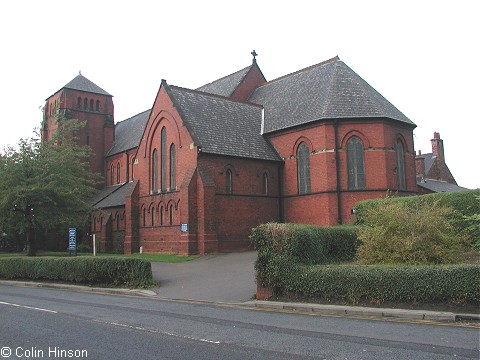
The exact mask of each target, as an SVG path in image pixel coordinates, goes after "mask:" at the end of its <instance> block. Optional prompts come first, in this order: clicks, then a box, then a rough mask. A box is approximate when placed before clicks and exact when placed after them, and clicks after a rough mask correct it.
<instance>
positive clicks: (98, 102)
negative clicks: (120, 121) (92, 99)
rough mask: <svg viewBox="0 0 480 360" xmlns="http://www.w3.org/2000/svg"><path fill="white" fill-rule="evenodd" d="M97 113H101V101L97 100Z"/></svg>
mask: <svg viewBox="0 0 480 360" xmlns="http://www.w3.org/2000/svg"><path fill="white" fill-rule="evenodd" d="M95 111H100V100H97V103H96V106H95Z"/></svg>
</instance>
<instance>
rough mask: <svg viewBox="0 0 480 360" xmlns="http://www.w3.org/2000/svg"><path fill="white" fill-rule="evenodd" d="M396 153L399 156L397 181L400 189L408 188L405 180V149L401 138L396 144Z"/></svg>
mask: <svg viewBox="0 0 480 360" xmlns="http://www.w3.org/2000/svg"><path fill="white" fill-rule="evenodd" d="M395 153H396V156H397V181H398V189H399V190H405V189H406V188H407V185H406V182H405V149H404V148H403V144H402V142H401V141H400V139H398V140H397V143H396V144H395Z"/></svg>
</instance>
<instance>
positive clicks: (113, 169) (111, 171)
mask: <svg viewBox="0 0 480 360" xmlns="http://www.w3.org/2000/svg"><path fill="white" fill-rule="evenodd" d="M114 174H115V166H113V164H112V165H110V185H113V184H114V182H113V175H114Z"/></svg>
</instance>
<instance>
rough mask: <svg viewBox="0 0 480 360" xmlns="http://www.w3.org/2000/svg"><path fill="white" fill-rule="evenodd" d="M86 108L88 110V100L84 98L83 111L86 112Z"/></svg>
mask: <svg viewBox="0 0 480 360" xmlns="http://www.w3.org/2000/svg"><path fill="white" fill-rule="evenodd" d="M87 108H88V99H87V98H85V99H83V109H84V110H87Z"/></svg>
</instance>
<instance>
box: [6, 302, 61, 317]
mask: <svg viewBox="0 0 480 360" xmlns="http://www.w3.org/2000/svg"><path fill="white" fill-rule="evenodd" d="M0 305H9V306H15V307H19V308H23V309H30V310H37V311H45V312H49V313H52V314H57V312H56V311H54V310H48V309H42V308H37V307H32V306H26V305H19V304H12V303H7V302H3V301H0Z"/></svg>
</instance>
